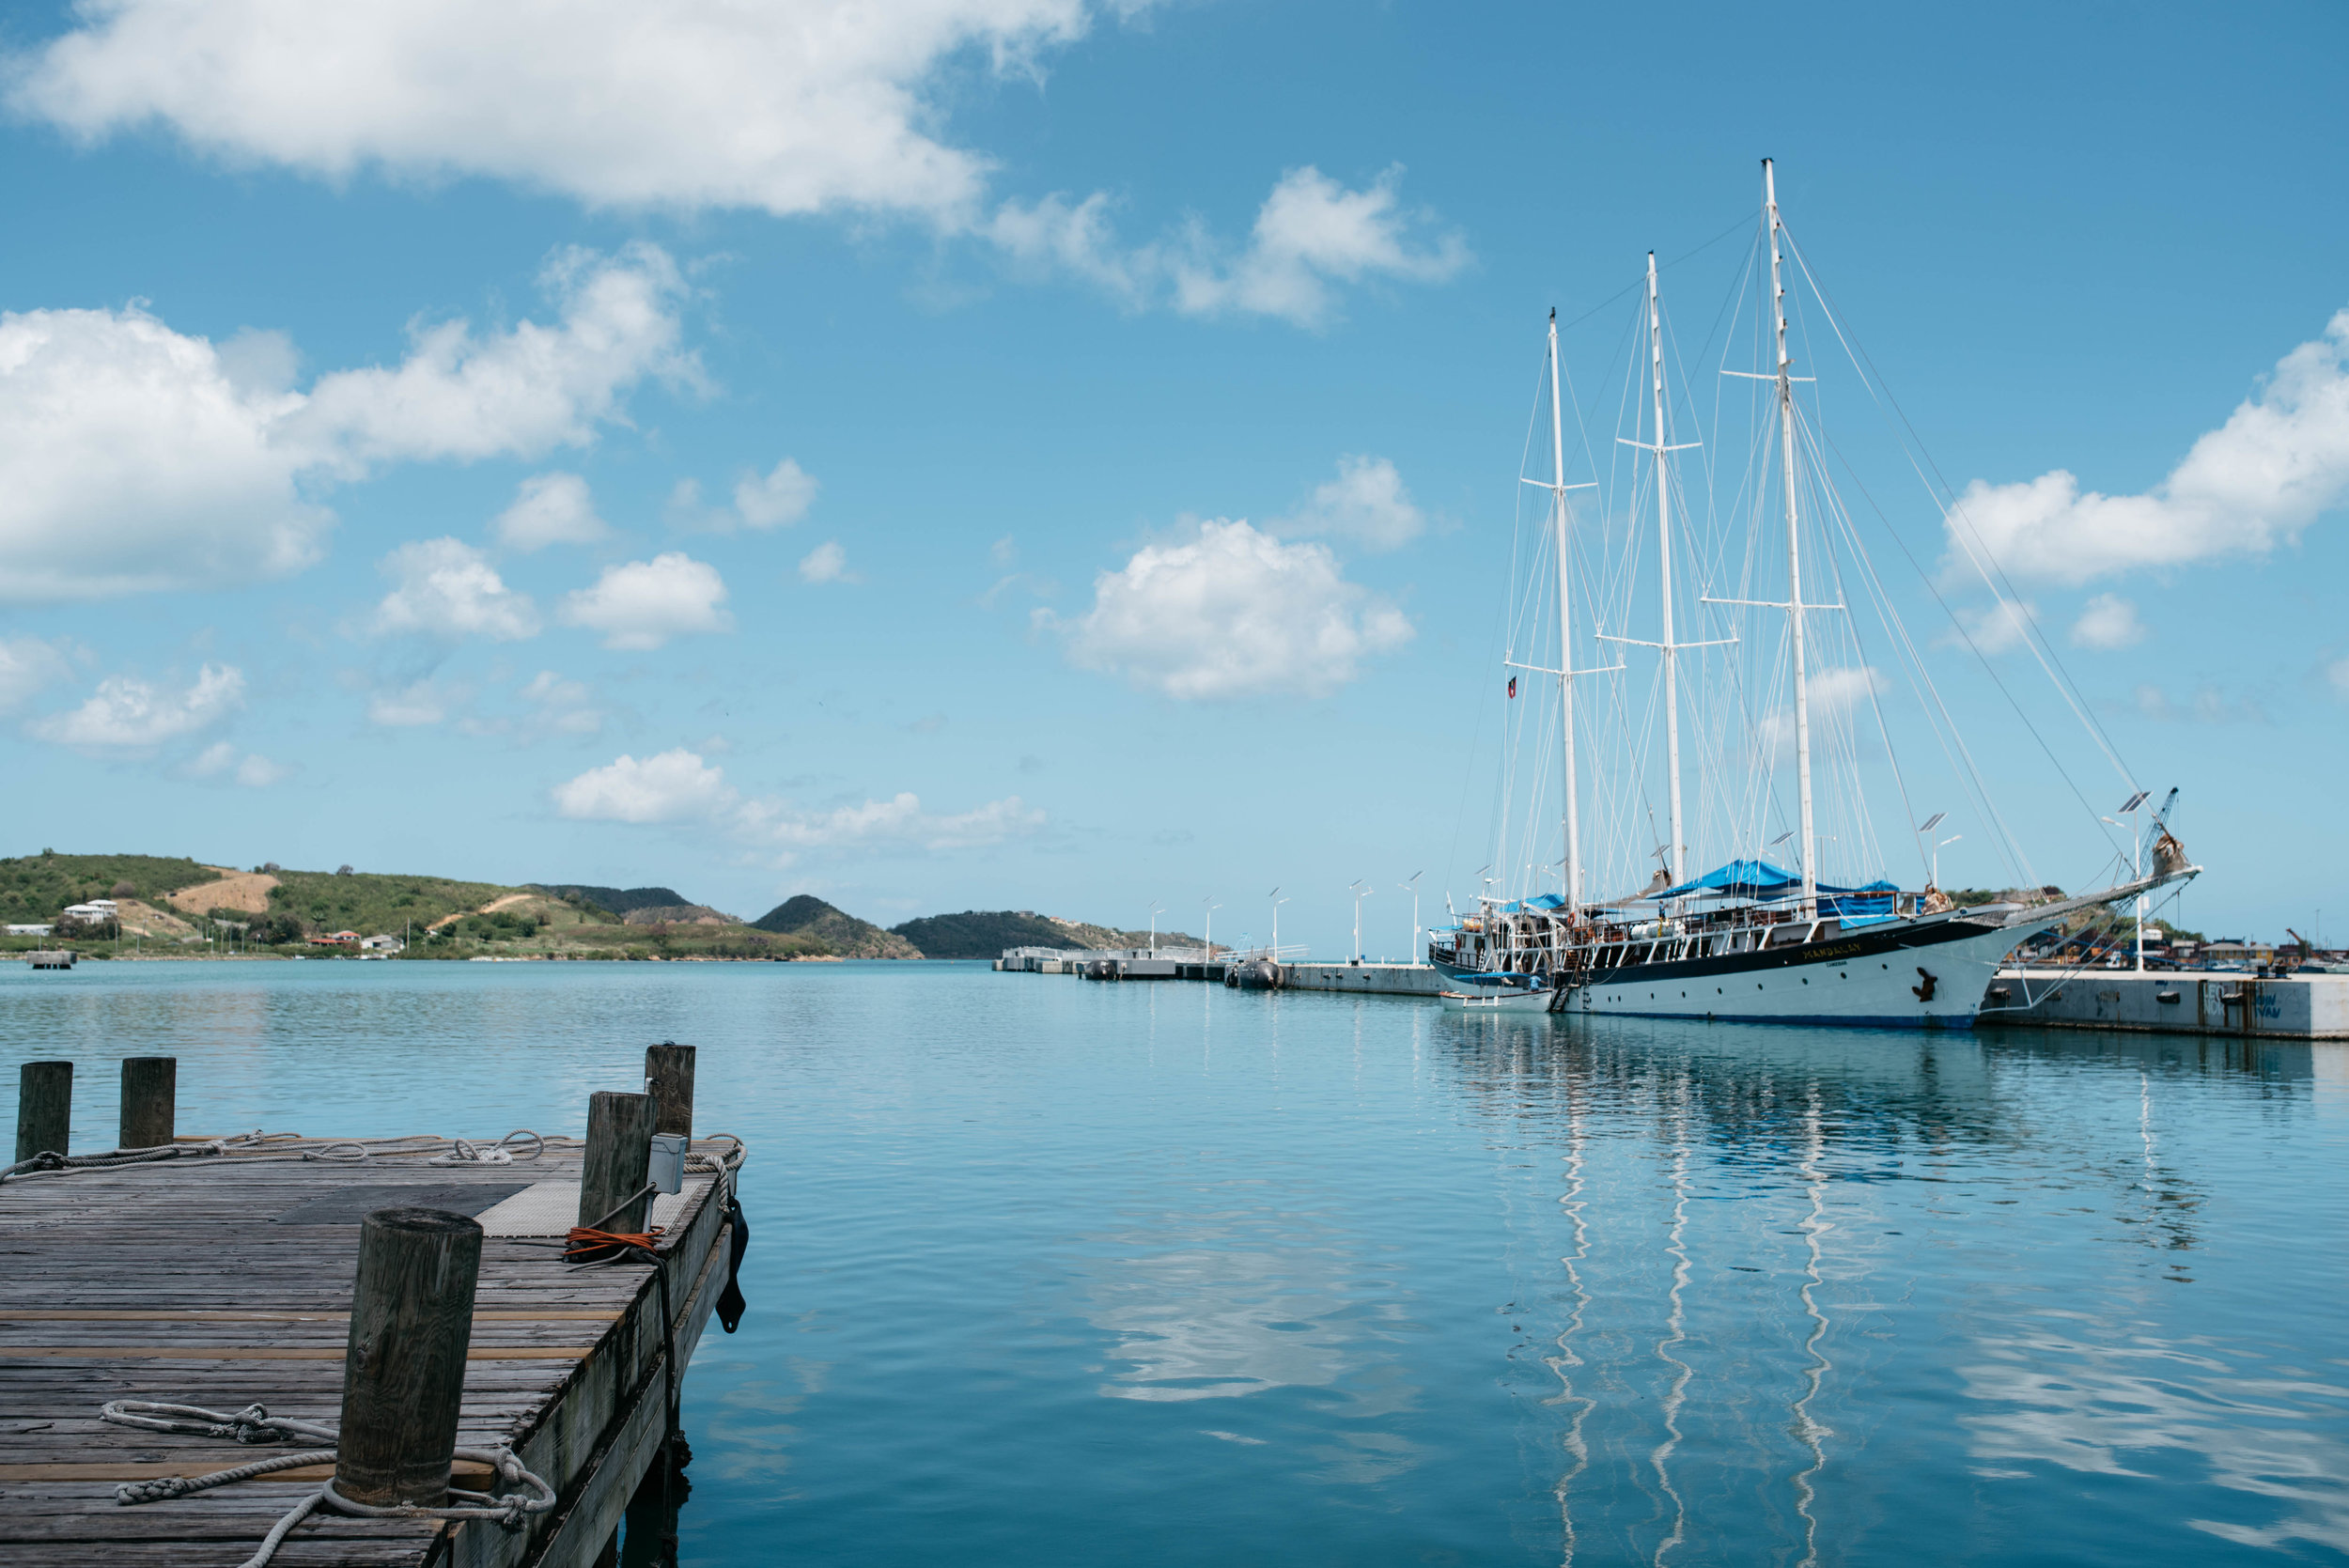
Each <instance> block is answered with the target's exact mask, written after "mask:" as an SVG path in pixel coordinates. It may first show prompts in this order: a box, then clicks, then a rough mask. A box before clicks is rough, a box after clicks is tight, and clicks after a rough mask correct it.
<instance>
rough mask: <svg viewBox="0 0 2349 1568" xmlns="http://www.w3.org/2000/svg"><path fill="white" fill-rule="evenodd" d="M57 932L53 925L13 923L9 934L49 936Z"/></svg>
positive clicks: (9, 928) (14, 935)
mask: <svg viewBox="0 0 2349 1568" xmlns="http://www.w3.org/2000/svg"><path fill="white" fill-rule="evenodd" d="M55 934H56V928H55V927H54V926H51V925H11V926H9V927H8V935H9V936H11V937H48V936H54V935H55Z"/></svg>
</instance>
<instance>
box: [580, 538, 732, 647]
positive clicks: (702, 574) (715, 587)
mask: <svg viewBox="0 0 2349 1568" xmlns="http://www.w3.org/2000/svg"><path fill="white" fill-rule="evenodd" d="M725 599H726V585H725V582H724V581H723V579H721V578H720V577H719V575H718V568H717V567H712V566H710V565H708V563H706V562H702V561H696V560H694V559H692V557H691V556H688V555H686V554H685V553H684V552H683V551H669V552H668V553H666V554H663V555H656V556H654V557H653V558H652V559H651V560H649V561H630V562H628V563H626V564H625V565H622V566H617V567H606V568H605V569H604V573H603V576H602V577H600V578H599V579H598V580H597V582H596V585H595V586H594V587H592V588H582V589H580V590H579V591H578V592H577V593H574V594H572V595H570V596H569V597H568V598H566V599H565V600H564V601H563V619H564V621H565V622H566V623H568V624H569V625H571V626H581V627H585V628H587V629H589V630H591V631H599V632H601V633H603V645H604V646H605V647H607V648H624V649H639V650H641V649H647V648H657V647H659V646H661V644H663V643H666V642H667V641H668V640H669V639H670V638H672V637H682V636H685V635H686V634H688V633H690V632H697V631H726V630H730V629H732V628H733V626H734V620H733V617H732V616H730V615H728V614H727V613H725V611H724V610H723V608H722V606H723V605H724V603H725Z"/></svg>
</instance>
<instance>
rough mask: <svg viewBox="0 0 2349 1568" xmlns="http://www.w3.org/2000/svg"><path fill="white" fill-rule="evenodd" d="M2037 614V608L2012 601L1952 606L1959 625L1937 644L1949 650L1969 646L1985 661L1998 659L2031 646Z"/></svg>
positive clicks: (1951, 610)
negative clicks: (2004, 654) (2018, 649)
mask: <svg viewBox="0 0 2349 1568" xmlns="http://www.w3.org/2000/svg"><path fill="white" fill-rule="evenodd" d="M2038 611H2039V607H2038V606H2037V605H2035V604H2028V603H2016V602H2015V600H2013V599H1999V600H1998V601H1997V602H1995V603H1992V604H1984V605H1979V606H1973V605H1962V604H1961V605H1952V607H1951V609H1950V614H1951V617H1952V619H1953V620H1955V621H1956V623H1957V625H1956V627H1955V628H1952V629H1950V630H1948V631H1945V632H1943V633H1942V634H1941V636H1940V637H1939V638H1938V639H1937V642H1938V643H1939V644H1940V645H1941V646H1943V647H1949V648H1962V647H1967V646H1969V645H1970V646H1971V647H1972V648H1973V649H1974V651H1975V652H1977V653H1979V654H1981V655H1982V656H1983V658H1984V659H1992V658H1996V657H1997V656H1998V655H1999V654H2002V653H2008V652H2011V651H2013V650H2014V649H2015V648H2019V647H2022V646H2025V645H2026V644H2029V643H2030V631H2031V627H2032V625H2033V624H2034V622H2035V620H2036V617H2037V615H2038Z"/></svg>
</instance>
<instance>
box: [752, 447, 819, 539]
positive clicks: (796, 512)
mask: <svg viewBox="0 0 2349 1568" xmlns="http://www.w3.org/2000/svg"><path fill="white" fill-rule="evenodd" d="M813 505H816V481H815V480H814V479H813V478H811V477H810V476H809V475H808V474H807V473H806V472H805V471H804V470H802V469H801V467H800V465H799V464H798V463H795V462H793V461H792V460H791V459H790V458H784V459H783V461H781V462H779V463H777V464H776V465H775V466H774V468H773V469H772V470H770V472H768V473H766V474H744V475H742V477H741V478H740V479H739V480H738V481H737V482H736V483H735V487H734V510H735V512H736V514H737V515H738V516H739V517H740V518H741V520H742V526H744V527H745V528H787V527H789V526H790V525H791V524H793V523H795V522H797V521H799V520H801V518H803V517H805V516H807V509H808V508H809V507H810V506H813Z"/></svg>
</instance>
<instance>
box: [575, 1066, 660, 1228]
mask: <svg viewBox="0 0 2349 1568" xmlns="http://www.w3.org/2000/svg"><path fill="white" fill-rule="evenodd" d="M652 1133H653V1098H652V1096H651V1095H650V1094H622V1093H619V1092H618V1091H615V1090H609V1089H599V1090H598V1091H597V1092H596V1093H594V1094H590V1095H588V1096H587V1150H586V1159H585V1162H584V1164H583V1167H582V1169H581V1172H580V1180H579V1222H580V1223H581V1224H582V1225H593V1226H596V1227H598V1228H599V1229H601V1230H606V1231H613V1232H622V1233H626V1232H636V1231H642V1230H643V1229H644V1228H645V1216H646V1214H647V1213H649V1212H650V1211H651V1207H652V1195H651V1194H650V1193H649V1192H646V1190H645V1185H646V1171H647V1169H648V1167H649V1166H650V1164H651V1157H652ZM624 1200H626V1206H625V1207H623V1206H622V1203H623V1201H624ZM614 1209H618V1210H619V1212H618V1213H616V1214H614V1212H613V1210H614Z"/></svg>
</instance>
